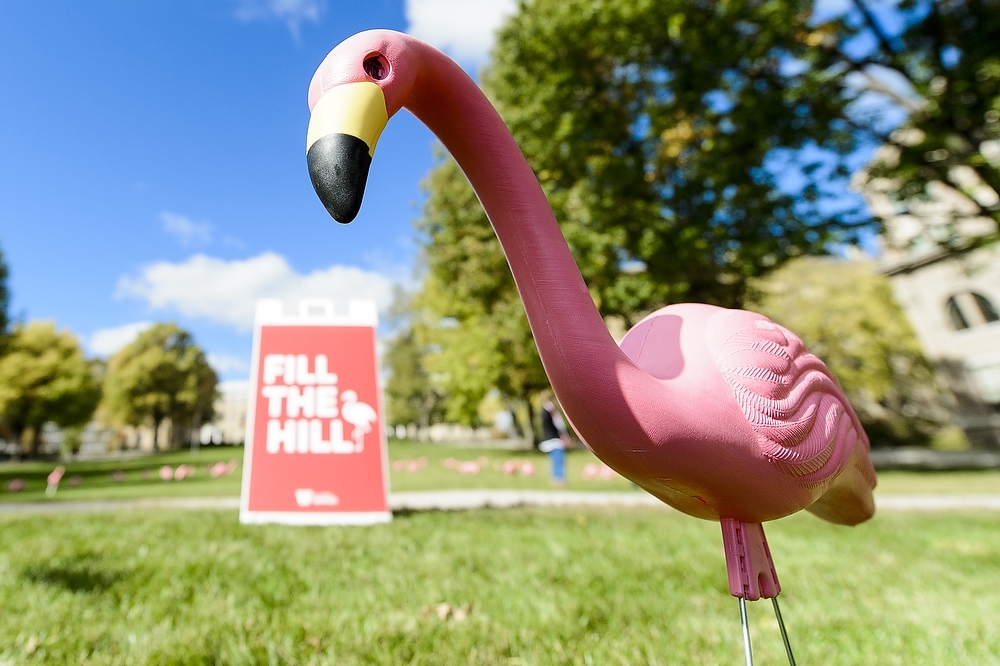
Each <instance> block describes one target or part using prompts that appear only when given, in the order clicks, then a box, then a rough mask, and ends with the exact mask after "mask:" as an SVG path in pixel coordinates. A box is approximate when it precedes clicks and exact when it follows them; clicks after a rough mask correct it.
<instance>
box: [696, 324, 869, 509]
mask: <svg viewBox="0 0 1000 666" xmlns="http://www.w3.org/2000/svg"><path fill="white" fill-rule="evenodd" d="M716 317H717V320H716V322H713V323H714V326H713V328H714V330H712V331H711V332H710V334H709V347H710V349H711V351H712V354H713V356H714V359H715V362H716V365H717V366H718V368H719V370H720V372H721V373H722V375H723V377H724V378H725V379H726V381H727V382H728V383H729V385H730V387H731V388H732V391H733V396H734V397H735V398H736V402H737V403H738V404H739V406H740V409H741V410H742V412H743V416H744V417H745V418H746V419H747V422H748V423H749V424H750V426H751V428H752V429H753V431H754V433H755V434H756V436H757V445H758V446H759V448H760V451H761V453H762V454H763V455H764V456H765V457H767V459H768V460H770V461H771V463H772V464H773V465H774V466H775V467H776V468H777V469H779V470H781V471H782V472H783V473H784V474H786V475H788V476H789V477H792V478H794V479H795V480H796V481H797V482H798V483H799V484H800V485H802V486H803V487H805V488H822V489H824V490H825V489H826V488H827V487H829V486H830V485H831V484H832V482H833V481H834V480H835V479H836V478H837V477H838V476H839V475H841V474H842V473H843V472H844V471H845V469H848V468H849V467H850V468H852V469H854V470H856V471H857V472H859V473H860V474H861V476H862V477H864V481H867V486H868V488H869V490H868V494H869V495H870V489H871V488H874V486H875V471H874V469H873V468H872V466H871V462H870V461H869V459H868V451H869V442H868V437H867V435H866V434H865V431H864V429H863V428H862V427H861V422H860V421H859V420H858V417H857V414H855V412H854V409H853V408H852V407H851V404H850V402H849V401H848V400H847V396H846V395H845V394H844V392H843V390H842V389H841V388H840V386H839V384H837V381H836V380H835V379H834V377H833V375H832V374H831V372H830V370H829V369H828V368H827V367H826V365H825V364H824V363H823V362H822V361H821V360H820V359H819V358H817V357H816V356H815V355H813V354H811V353H809V352H808V351H807V350H806V348H805V345H804V344H803V343H802V341H801V340H800V339H799V338H798V337H797V336H796V335H795V334H794V333H792V332H791V331H789V330H788V329H786V328H784V327H782V326H779V325H778V324H775V323H774V322H772V321H771V320H769V319H768V318H767V317H764V316H763V315H760V314H757V313H754V312H746V311H743V310H726V311H724V312H721V313H719V314H718V315H716Z"/></svg>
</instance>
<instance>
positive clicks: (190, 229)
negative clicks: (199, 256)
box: [160, 211, 212, 247]
mask: <svg viewBox="0 0 1000 666" xmlns="http://www.w3.org/2000/svg"><path fill="white" fill-rule="evenodd" d="M160 220H161V221H162V222H163V230H164V231H166V232H167V233H168V234H170V235H171V236H173V237H174V238H176V239H177V240H178V241H180V243H181V245H184V246H185V247H189V246H192V245H208V244H209V243H211V242H212V225H211V224H208V223H207V222H195V221H193V220H191V219H190V218H187V217H184V216H183V215H178V214H177V213H171V212H169V211H163V212H162V213H160Z"/></svg>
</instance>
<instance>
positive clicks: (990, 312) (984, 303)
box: [972, 292, 1000, 323]
mask: <svg viewBox="0 0 1000 666" xmlns="http://www.w3.org/2000/svg"><path fill="white" fill-rule="evenodd" d="M972 298H973V299H975V301H976V305H978V306H979V311H980V312H981V313H983V319H985V320H986V322H987V323H990V322H994V321H997V320H1000V315H998V314H997V311H996V308H994V307H993V304H992V303H990V299H988V298H986V297H985V296H983V295H982V294H977V293H975V292H973V294H972Z"/></svg>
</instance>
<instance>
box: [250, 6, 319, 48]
mask: <svg viewBox="0 0 1000 666" xmlns="http://www.w3.org/2000/svg"><path fill="white" fill-rule="evenodd" d="M232 1H233V2H234V3H235V4H236V9H235V14H236V18H238V19H240V20H241V21H261V20H267V19H278V20H279V21H284V22H285V25H287V26H288V30H289V32H291V33H292V36H293V37H294V38H295V39H296V40H297V39H298V38H299V29H300V28H301V26H302V24H303V23H304V22H305V21H311V22H313V23H316V22H318V21H319V17H320V15H321V14H322V13H323V9H324V8H325V5H326V1H325V0H232Z"/></svg>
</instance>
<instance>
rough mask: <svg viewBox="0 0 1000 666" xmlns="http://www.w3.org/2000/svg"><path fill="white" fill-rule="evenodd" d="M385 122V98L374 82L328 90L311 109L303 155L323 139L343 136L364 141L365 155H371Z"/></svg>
mask: <svg viewBox="0 0 1000 666" xmlns="http://www.w3.org/2000/svg"><path fill="white" fill-rule="evenodd" d="M388 122H389V115H388V113H387V112H386V110H385V95H384V94H383V93H382V89H381V88H379V87H378V86H377V85H375V84H374V83H371V82H368V81H362V82H359V83H345V84H344V85H340V86H337V87H335V88H331V89H330V90H329V91H327V92H326V94H324V95H323V96H322V97H320V98H319V101H317V102H316V105H315V106H314V107H313V110H312V117H311V118H310V119H309V130H308V132H307V133H306V152H309V149H310V148H312V147H313V144H314V143H316V142H317V141H319V140H320V139H321V138H323V137H324V136H327V135H329V134H346V135H348V136H353V137H355V138H358V139H361V140H362V141H364V142H365V145H366V146H368V156H369V157H371V156H374V155H375V144H376V143H377V142H378V138H379V136H380V135H381V134H382V130H384V129H385V125H386V123H388Z"/></svg>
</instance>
